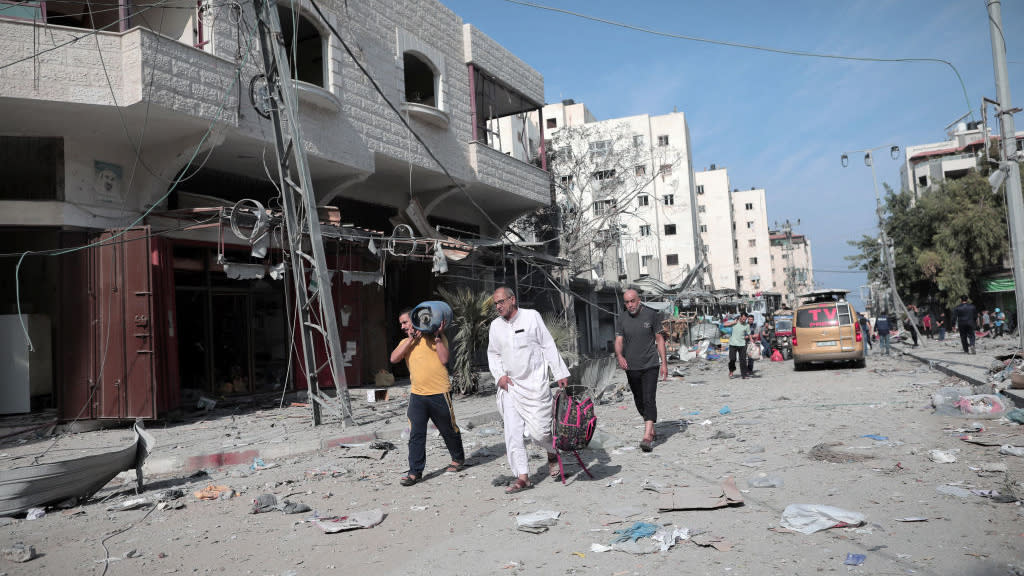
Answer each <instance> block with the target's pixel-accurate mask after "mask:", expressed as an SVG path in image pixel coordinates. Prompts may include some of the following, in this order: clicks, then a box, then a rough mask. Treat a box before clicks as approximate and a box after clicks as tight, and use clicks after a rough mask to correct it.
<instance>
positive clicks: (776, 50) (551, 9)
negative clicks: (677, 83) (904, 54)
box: [504, 0, 974, 118]
mask: <svg viewBox="0 0 1024 576" xmlns="http://www.w3.org/2000/svg"><path fill="white" fill-rule="evenodd" d="M504 1H505V2H508V3H510V4H518V5H520V6H526V7H529V8H536V9H538V10H547V11H549V12H557V13H561V14H567V15H569V16H574V17H576V18H582V19H584V20H590V21H592V22H599V23H601V24H608V25H610V26H618V27H619V28H625V29H627V30H633V31H635V32H643V33H644V34H651V35H654V36H662V37H664V38H672V39H675V40H689V41H691V42H701V43H704V44H712V45H715V46H728V47H730V48H743V49H746V50H758V51H761V52H771V53H773V54H782V55H785V56H802V57H805V58H824V59H829V60H848V61H852V62H884V63H899V62H904V63H906V62H911V63H913V62H932V63H937V64H945V65H946V66H949V68H950V69H951V70H952V71H953V73H954V74H956V79H957V81H958V82H960V89H961V90H962V91H963V93H964V101H965V102H966V103H967V109H968V110H972V112H971V117H972V118H973V115H974V112H973V108H972V106H971V99H970V98H969V97H968V96H967V86H966V85H965V84H964V79H963V78H962V77H961V76H960V71H959V70H957V69H956V66H954V65H953V64H952V63H951V62H950V61H948V60H943V59H942V58H872V57H869V56H846V55H843V54H827V53H820V52H805V51H803V50H788V49H785V48H772V47H770V46H759V45H757V44H744V43H742V42H732V41H729V40H714V39H711V38H701V37H699V36H688V35H686V34H674V33H672V32H662V31H660V30H654V29H652V28H646V27H644V26H636V25H633V24H626V23H624V22H618V21H615V20H608V19H606V18H599V17H597V16H590V15H588V14H583V13H580V12H574V11H572V10H565V9H563V8H555V7H552V6H545V5H543V4H536V3H533V2H525V1H524V0H504Z"/></svg>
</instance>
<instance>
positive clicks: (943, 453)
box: [928, 450, 959, 464]
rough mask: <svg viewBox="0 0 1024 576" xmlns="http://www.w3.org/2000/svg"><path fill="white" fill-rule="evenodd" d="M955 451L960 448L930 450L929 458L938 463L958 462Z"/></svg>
mask: <svg viewBox="0 0 1024 576" xmlns="http://www.w3.org/2000/svg"><path fill="white" fill-rule="evenodd" d="M954 452H959V450H930V451H929V452H928V459H929V460H931V461H932V462H935V463H937V464H952V463H953V462H956V455H955V454H954Z"/></svg>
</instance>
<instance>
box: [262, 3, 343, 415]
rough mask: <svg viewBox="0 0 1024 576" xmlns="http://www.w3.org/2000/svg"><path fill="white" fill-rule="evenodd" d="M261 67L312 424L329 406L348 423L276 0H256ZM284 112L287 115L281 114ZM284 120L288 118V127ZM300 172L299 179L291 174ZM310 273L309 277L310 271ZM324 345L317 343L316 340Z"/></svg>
mask: <svg viewBox="0 0 1024 576" xmlns="http://www.w3.org/2000/svg"><path fill="white" fill-rule="evenodd" d="M254 7H255V9H256V19H257V25H258V27H259V35H260V47H261V48H262V53H263V68H264V74H265V76H266V82H267V106H266V108H267V111H268V112H269V113H270V115H271V121H272V124H273V126H274V140H275V144H276V147H275V152H276V153H277V162H278V166H277V168H278V180H279V189H280V191H281V204H282V206H283V207H284V214H285V236H286V237H287V242H288V253H289V259H290V264H291V265H290V268H289V270H288V273H289V275H290V276H291V278H292V282H293V284H294V290H295V297H296V299H297V300H298V301H297V302H296V312H297V314H298V316H299V330H300V334H301V340H302V363H303V373H304V375H305V378H306V385H307V393H308V395H309V398H310V400H311V402H310V403H309V405H310V409H311V411H312V415H313V425H314V426H317V425H319V424H320V423H321V409H322V408H326V409H328V410H329V411H330V412H332V413H334V414H335V415H337V416H339V417H341V419H342V421H343V422H344V423H345V424H346V425H347V424H352V423H354V421H353V419H352V404H351V402H350V400H349V395H348V384H347V382H346V380H345V369H344V365H343V362H342V359H343V358H344V356H343V354H342V350H341V337H340V335H339V333H338V323H337V316H336V313H335V310H334V300H333V297H332V293H331V274H330V271H329V270H328V268H327V258H326V255H325V253H324V245H323V242H322V235H321V231H320V221H319V218H318V217H317V207H316V197H315V195H314V193H313V180H312V177H311V176H310V172H309V163H308V162H307V160H306V151H305V148H303V145H302V143H303V138H302V127H301V125H300V124H299V118H298V98H297V96H296V95H295V88H294V86H293V84H292V77H291V76H292V75H291V69H290V67H289V65H288V55H287V52H286V47H285V46H284V37H283V35H282V33H281V21H280V18H279V17H278V14H277V2H276V0H255V2H254ZM282 114H284V119H283V120H282V116H281V115H282ZM283 122H287V131H286V128H285V126H284V125H283ZM293 172H294V173H296V174H297V176H298V180H299V181H298V183H296V182H295V181H294V180H293V179H292V174H293ZM306 235H308V236H309V248H310V252H311V254H310V253H307V252H306V251H305V248H306V247H305V246H304V243H303V239H304V237H305V236H306ZM307 272H308V273H309V275H310V280H309V282H308V283H307V281H306V274H307ZM318 341H319V342H320V343H321V344H322V345H321V346H320V347H318V346H317V342H318ZM324 369H329V370H330V373H331V376H332V377H333V380H334V385H335V389H336V391H337V398H330V397H329V396H326V395H324V394H322V393H321V392H320V385H319V382H320V374H321V373H322V372H323V370H324Z"/></svg>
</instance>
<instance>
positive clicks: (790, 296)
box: [767, 229, 814, 307]
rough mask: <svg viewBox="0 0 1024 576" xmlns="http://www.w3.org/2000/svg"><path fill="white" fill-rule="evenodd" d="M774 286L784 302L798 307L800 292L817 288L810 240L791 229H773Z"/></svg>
mask: <svg viewBox="0 0 1024 576" xmlns="http://www.w3.org/2000/svg"><path fill="white" fill-rule="evenodd" d="M769 234H770V237H771V264H772V275H771V286H770V287H769V288H767V289H770V290H772V291H774V292H779V293H781V294H782V300H783V302H786V303H787V304H789V305H790V306H793V307H795V306H796V303H797V297H798V296H799V295H800V294H804V293H806V292H810V291H811V290H812V289H813V288H814V259H813V256H812V254H811V241H810V240H809V239H808V238H807V237H806V236H805V235H803V234H793V232H792V230H787V229H780V230H771V231H770V232H769Z"/></svg>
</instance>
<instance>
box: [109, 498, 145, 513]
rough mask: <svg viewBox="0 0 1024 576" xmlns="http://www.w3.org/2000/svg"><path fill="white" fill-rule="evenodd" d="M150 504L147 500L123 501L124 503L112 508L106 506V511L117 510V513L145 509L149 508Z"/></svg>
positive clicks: (133, 499)
mask: <svg viewBox="0 0 1024 576" xmlns="http://www.w3.org/2000/svg"><path fill="white" fill-rule="evenodd" d="M150 504H152V502H150V501H149V499H148V498H132V499H131V500H125V501H124V502H122V503H120V504H115V505H113V506H107V510H119V511H125V510H135V509H138V508H145V507H147V506H149V505H150Z"/></svg>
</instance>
